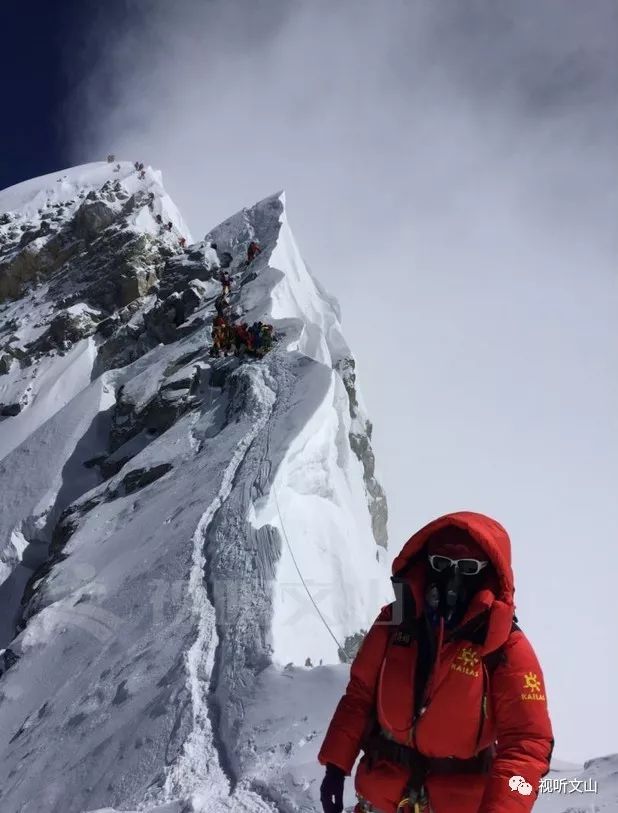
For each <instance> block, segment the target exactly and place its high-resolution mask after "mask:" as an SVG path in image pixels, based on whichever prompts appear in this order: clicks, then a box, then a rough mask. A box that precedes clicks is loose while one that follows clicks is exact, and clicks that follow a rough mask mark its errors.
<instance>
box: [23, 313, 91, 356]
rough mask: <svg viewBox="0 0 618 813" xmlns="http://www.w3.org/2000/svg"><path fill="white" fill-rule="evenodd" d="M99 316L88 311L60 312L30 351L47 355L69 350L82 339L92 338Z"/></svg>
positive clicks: (30, 346) (30, 347)
mask: <svg viewBox="0 0 618 813" xmlns="http://www.w3.org/2000/svg"><path fill="white" fill-rule="evenodd" d="M97 324H98V314H96V313H95V312H93V311H90V310H87V309H79V308H76V309H73V310H72V309H68V310H63V311H60V313H58V314H56V316H54V318H53V319H52V321H51V323H50V325H49V327H48V329H47V330H46V331H45V333H43V335H42V336H40V337H39V338H38V339H37V340H36V341H35V342H33V343H32V344H31V345H28V348H27V349H28V350H31V351H34V352H40V353H46V352H48V351H50V350H62V351H65V350H68V349H69V348H70V347H71V345H73V344H74V343H75V342H78V341H80V339H85V338H86V337H88V336H91V335H92V334H93V333H94V332H95V331H96V329H97Z"/></svg>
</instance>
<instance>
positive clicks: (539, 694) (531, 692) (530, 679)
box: [521, 672, 545, 700]
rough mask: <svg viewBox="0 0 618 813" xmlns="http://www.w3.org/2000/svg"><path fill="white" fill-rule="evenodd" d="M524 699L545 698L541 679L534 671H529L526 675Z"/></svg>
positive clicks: (522, 696)
mask: <svg viewBox="0 0 618 813" xmlns="http://www.w3.org/2000/svg"><path fill="white" fill-rule="evenodd" d="M521 699H522V700H545V694H544V693H543V690H542V686H541V681H540V679H539V676H538V675H537V674H535V673H534V672H527V673H526V674H525V675H524V686H523V692H522V694H521Z"/></svg>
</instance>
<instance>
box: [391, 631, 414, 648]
mask: <svg viewBox="0 0 618 813" xmlns="http://www.w3.org/2000/svg"><path fill="white" fill-rule="evenodd" d="M411 643H412V634H411V633H410V632H406V631H405V630H397V633H396V634H395V637H394V638H393V645H394V646H410V644H411Z"/></svg>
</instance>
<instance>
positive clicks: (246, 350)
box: [210, 240, 274, 358]
mask: <svg viewBox="0 0 618 813" xmlns="http://www.w3.org/2000/svg"><path fill="white" fill-rule="evenodd" d="M213 247H215V248H216V245H213ZM261 250H262V249H261V248H260V245H259V243H257V242H256V241H255V240H252V241H251V242H250V243H249V246H248V248H247V260H246V263H245V268H248V267H249V266H250V265H251V263H252V262H253V261H254V260H255V258H256V257H257V256H258V254H260V252H261ZM219 282H220V283H221V293H220V294H219V296H218V297H217V298H216V300H215V310H216V311H217V315H216V316H215V319H214V321H213V325H212V347H211V349H210V355H211V356H213V357H215V358H217V357H220V356H228V355H235V356H240V357H244V356H246V355H248V356H252V357H254V358H262V357H263V356H265V355H266V353H268V351H269V350H270V349H271V348H272V345H273V341H274V327H273V325H270V324H265V323H264V322H261V321H260V322H254V323H253V324H252V325H249V324H248V323H247V322H232V320H231V308H230V302H229V296H230V294H231V291H232V278H231V276H230V274H229V272H227V271H224V270H223V269H221V271H220V272H219Z"/></svg>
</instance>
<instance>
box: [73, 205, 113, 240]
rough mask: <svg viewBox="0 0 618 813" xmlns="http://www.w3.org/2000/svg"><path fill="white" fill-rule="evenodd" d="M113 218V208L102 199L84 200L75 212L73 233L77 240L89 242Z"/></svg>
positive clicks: (108, 224)
mask: <svg viewBox="0 0 618 813" xmlns="http://www.w3.org/2000/svg"><path fill="white" fill-rule="evenodd" d="M90 194H93V193H90ZM115 219H116V213H115V212H114V210H113V209H112V208H111V207H110V206H109V205H108V204H106V203H104V202H103V201H102V200H85V201H84V203H82V205H81V206H80V207H79V209H78V210H77V212H76V214H75V218H74V220H73V233H74V234H75V236H76V237H77V239H78V240H84V241H85V242H86V243H90V242H92V241H93V240H94V239H95V238H96V237H98V236H99V234H100V233H101V232H102V231H104V230H105V229H106V228H107V227H108V226H111V224H112V223H113V222H114V221H115Z"/></svg>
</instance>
